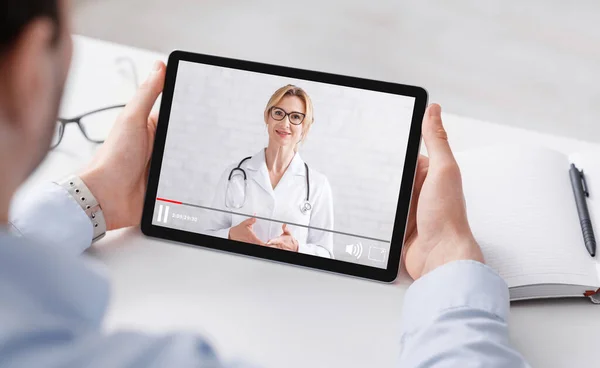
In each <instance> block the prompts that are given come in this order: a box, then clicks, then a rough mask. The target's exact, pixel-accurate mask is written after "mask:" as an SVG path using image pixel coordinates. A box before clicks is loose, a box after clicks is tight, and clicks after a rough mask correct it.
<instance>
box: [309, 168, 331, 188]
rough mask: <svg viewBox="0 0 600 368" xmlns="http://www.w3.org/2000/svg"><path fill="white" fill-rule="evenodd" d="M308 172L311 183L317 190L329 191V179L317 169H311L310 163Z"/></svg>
mask: <svg viewBox="0 0 600 368" xmlns="http://www.w3.org/2000/svg"><path fill="white" fill-rule="evenodd" d="M308 171H309V172H308V174H309V176H310V183H311V185H314V186H315V189H317V190H319V191H320V190H326V191H329V192H331V185H329V179H328V178H327V176H326V175H325V174H323V173H321V172H320V171H318V170H315V169H313V168H312V167H311V166H310V165H308Z"/></svg>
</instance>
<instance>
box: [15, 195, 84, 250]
mask: <svg viewBox="0 0 600 368" xmlns="http://www.w3.org/2000/svg"><path fill="white" fill-rule="evenodd" d="M11 224H12V225H13V227H14V228H15V229H16V230H17V232H18V234H20V235H21V236H23V237H25V238H29V239H32V240H33V241H35V242H38V243H40V244H45V245H47V246H51V247H54V248H56V249H62V250H64V251H67V252H69V253H72V254H80V253H82V252H83V251H84V250H86V249H87V248H88V247H89V246H90V245H91V244H92V237H93V233H94V231H93V230H94V229H93V227H92V222H91V221H90V219H89V218H88V216H87V215H86V214H85V212H84V211H83V209H82V208H81V207H80V206H79V204H78V203H77V202H76V201H75V199H74V198H73V197H72V196H71V195H70V194H69V192H68V191H67V190H66V189H65V188H63V187H61V186H60V185H58V184H56V183H44V184H42V185H40V186H38V187H36V188H35V189H33V190H28V191H27V192H26V193H22V195H20V196H19V197H18V198H17V199H16V201H15V203H14V204H13V206H12V208H11Z"/></svg>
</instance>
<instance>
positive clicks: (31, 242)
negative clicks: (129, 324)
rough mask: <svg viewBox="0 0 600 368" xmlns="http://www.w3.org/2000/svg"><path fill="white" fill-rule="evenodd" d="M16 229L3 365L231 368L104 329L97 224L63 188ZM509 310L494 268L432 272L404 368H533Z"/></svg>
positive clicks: (3, 303)
mask: <svg viewBox="0 0 600 368" xmlns="http://www.w3.org/2000/svg"><path fill="white" fill-rule="evenodd" d="M9 226H10V228H9V229H4V230H3V231H0V295H1V296H0V366H1V367H102V368H104V367H230V366H231V365H227V364H226V363H224V362H222V361H221V360H220V359H219V358H218V356H217V354H216V353H215V351H214V350H213V349H212V347H211V346H210V345H209V344H208V343H207V342H206V340H204V339H203V338H202V337H200V336H196V335H191V334H183V333H182V334H172V335H150V334H143V333H138V332H129V331H121V332H117V333H112V334H108V333H105V332H103V331H102V329H101V325H102V320H103V318H104V315H105V313H106V307H107V304H108V298H109V293H110V290H109V283H108V278H107V277H106V275H105V270H104V268H103V267H101V266H100V265H98V264H97V263H96V262H95V261H94V260H93V259H90V258H89V257H88V256H86V255H85V254H82V252H83V251H84V250H85V249H87V248H88V247H89V246H90V244H91V239H92V226H91V223H90V221H89V219H88V218H87V216H86V215H85V213H84V212H83V211H82V210H81V208H80V207H79V205H78V204H77V203H76V202H75V201H74V199H72V198H71V197H70V196H69V194H68V193H67V191H66V190H64V189H63V188H61V187H60V186H58V185H56V184H46V185H44V186H42V187H40V188H38V189H37V190H36V191H35V192H34V193H31V195H30V196H28V197H25V199H24V200H22V201H19V203H18V204H17V205H16V206H14V207H13V211H12V213H11V224H9ZM508 308H509V304H508V289H507V287H506V284H505V283H504V281H503V280H502V279H501V278H500V277H499V276H498V275H497V274H496V273H495V272H494V271H492V270H491V269H490V268H488V267H487V266H485V265H482V264H480V263H477V262H470V261H462V262H453V263H450V264H447V265H445V266H443V267H440V268H438V269H436V270H434V271H432V272H430V273H429V274H427V275H425V276H424V277H422V278H421V279H419V280H418V281H416V282H415V283H414V284H413V285H412V286H411V287H410V288H409V290H408V291H407V293H406V297H405V307H404V311H403V318H402V319H403V323H402V328H403V331H402V341H401V343H402V353H401V355H400V362H399V364H398V366H400V367H430V366H436V367H446V366H447V367H467V366H485V367H520V366H526V363H525V362H524V360H523V358H522V357H521V356H520V355H519V353H517V352H516V351H515V350H513V349H512V348H511V347H510V344H509V341H508V328H507V322H506V321H507V317H508ZM236 367H248V366H247V365H236Z"/></svg>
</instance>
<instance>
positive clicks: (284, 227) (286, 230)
mask: <svg viewBox="0 0 600 368" xmlns="http://www.w3.org/2000/svg"><path fill="white" fill-rule="evenodd" d="M281 230H283V235H292V232H291V231H290V229H288V226H287V224H283V226H281Z"/></svg>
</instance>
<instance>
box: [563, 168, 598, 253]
mask: <svg viewBox="0 0 600 368" xmlns="http://www.w3.org/2000/svg"><path fill="white" fill-rule="evenodd" d="M569 176H570V177H571V187H573V195H574V196H575V204H576V205H577V214H578V215H579V223H580V224H581V232H583V242H584V243H585V247H586V248H587V250H588V252H589V253H590V256H592V257H594V256H595V255H596V238H595V237H594V230H593V229H592V221H591V219H590V212H589V211H588V207H587V201H586V197H589V196H590V193H589V192H588V186H587V183H586V182H585V176H584V175H583V171H579V169H577V167H575V165H574V164H571V169H569Z"/></svg>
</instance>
